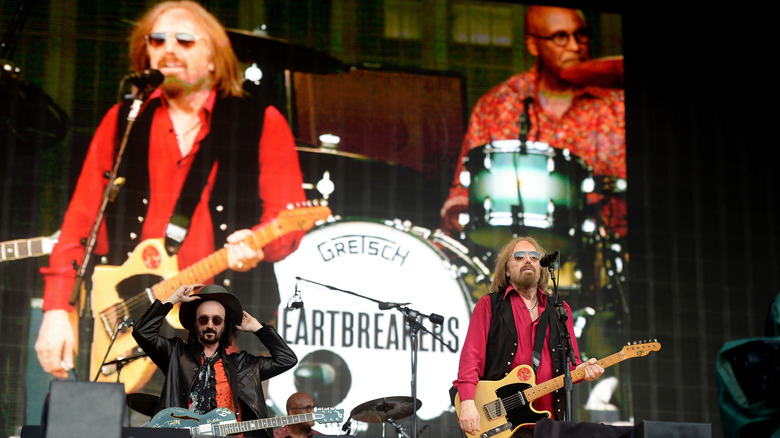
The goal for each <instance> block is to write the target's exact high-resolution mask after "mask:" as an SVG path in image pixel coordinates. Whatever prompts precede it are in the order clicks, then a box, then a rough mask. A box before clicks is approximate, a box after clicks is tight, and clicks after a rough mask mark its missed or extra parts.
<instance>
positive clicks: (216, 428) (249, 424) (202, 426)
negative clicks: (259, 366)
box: [149, 408, 344, 436]
mask: <svg viewBox="0 0 780 438" xmlns="http://www.w3.org/2000/svg"><path fill="white" fill-rule="evenodd" d="M308 421H316V422H317V423H319V424H331V423H341V422H342V421H344V409H317V410H315V411H314V412H313V413H305V414H298V415H288V416H286V417H271V418H260V419H256V420H247V421H236V414H234V413H233V411H231V410H230V409H228V408H216V409H214V410H213V411H210V412H207V413H205V414H196V413H195V412H192V411H190V410H188V409H183V408H167V409H163V410H162V411H160V412H158V413H157V414H156V415H155V416H154V417H152V419H151V420H149V427H153V428H168V429H170V428H173V429H189V430H190V435H192V436H225V435H234V434H237V433H244V432H250V431H253V430H260V429H270V428H272V427H282V426H286V425H288V424H297V423H304V422H308Z"/></svg>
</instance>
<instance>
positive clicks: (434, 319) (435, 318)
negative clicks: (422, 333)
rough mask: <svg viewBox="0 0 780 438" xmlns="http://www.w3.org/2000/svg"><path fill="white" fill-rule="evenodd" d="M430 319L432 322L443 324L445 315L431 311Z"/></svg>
mask: <svg viewBox="0 0 780 438" xmlns="http://www.w3.org/2000/svg"><path fill="white" fill-rule="evenodd" d="M428 319H430V320H431V322H432V323H434V324H443V323H444V317H443V316H441V315H439V314H436V313H431V315H430V316H428Z"/></svg>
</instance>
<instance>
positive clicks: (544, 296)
mask: <svg viewBox="0 0 780 438" xmlns="http://www.w3.org/2000/svg"><path fill="white" fill-rule="evenodd" d="M544 254H545V251H544V249H543V248H542V246H541V245H539V243H537V241H536V240H535V239H533V238H531V237H518V238H515V239H513V240H512V241H510V242H509V243H507V244H506V245H505V246H504V247H503V248H502V249H501V251H500V253H499V254H498V258H497V260H496V266H495V277H494V279H493V282H492V284H491V286H490V290H491V293H490V294H488V295H485V296H483V297H482V298H480V300H479V301H478V302H477V304H476V306H475V307H474V311H473V312H472V315H471V320H470V322H469V328H468V332H467V334H466V340H465V342H464V343H463V348H462V349H461V355H460V364H459V366H458V377H457V379H456V380H455V381H454V382H453V384H454V387H455V389H456V390H457V391H458V399H457V400H456V410H457V412H458V423H459V424H460V427H461V429H462V430H463V431H464V432H466V433H469V434H474V435H478V432H486V431H485V430H480V420H481V419H485V415H487V414H488V413H489V411H490V409H487V408H485V409H483V406H484V405H485V404H486V403H488V402H491V401H494V400H495V399H496V394H499V397H503V395H502V394H503V393H502V392H501V391H502V390H501V389H500V388H501V387H503V386H504V385H502V384H498V382H495V381H501V382H505V381H504V380H503V379H505V378H506V379H508V381H506V384H507V385H514V384H518V383H520V382H524V383H527V384H530V385H533V384H541V383H543V382H546V381H548V380H550V379H552V378H554V377H555V376H558V375H561V374H563V370H564V365H565V363H566V359H565V358H564V357H562V354H561V351H562V349H561V348H559V340H560V337H559V334H560V333H562V332H563V328H562V324H560V320H559V318H558V316H557V312H556V309H555V306H554V297H553V295H552V293H551V292H550V290H549V283H548V282H549V273H548V272H547V270H546V268H545V267H543V266H542V265H549V264H550V259H549V258H548V257H545V258H546V259H547V260H545V258H543V255H544ZM562 306H563V308H564V309H565V311H566V314H567V315H568V319H567V320H566V326H565V327H566V328H565V330H566V331H567V332H568V333H570V334H572V335H571V344H572V350H573V352H574V359H575V361H576V362H575V363H571V369H572V370H574V369H581V370H583V372H584V378H585V380H588V381H590V380H595V379H597V378H598V377H599V376H601V375H602V374H603V373H604V368H602V367H601V366H600V365H599V364H598V362H597V360H596V359H593V358H591V359H589V360H588V361H586V362H582V361H581V359H580V353H579V348H578V346H577V339H576V338H575V337H574V335H573V333H574V327H573V324H572V320H573V319H572V311H571V308H570V307H569V305H568V304H567V303H566V302H565V301H564V302H563V303H562ZM537 333H539V334H541V336H535V334H537ZM534 358H538V359H539V362H538V364H534ZM520 365H528V366H530V367H532V368H531V369H528V370H527V371H526V372H516V371H513V370H515V369H516V368H517V367H519V366H520ZM532 373H535V376H536V377H535V383H534V380H533V374H532ZM488 381H491V382H488ZM492 384H495V385H492ZM486 385H487V386H486ZM486 387H487V389H485V388H486ZM526 387H527V386H523V387H522V388H517V389H525V388H526ZM509 390H510V391H513V388H512V387H509ZM507 395H508V394H507ZM565 396H566V393H565V391H563V389H560V390H558V391H555V392H554V393H550V394H547V395H544V396H542V397H541V398H538V399H536V400H534V401H533V403H532V404H531V405H530V406H529V404H528V403H520V402H519V401H518V402H515V403H507V402H505V403H506V404H505V407H506V412H505V413H503V414H500V415H506V417H507V418H506V420H507V421H506V423H511V425H512V426H511V427H512V431H513V432H512V436H513V437H532V436H533V430H532V428H533V423H535V422H536V421H538V420H539V419H541V418H546V417H547V415H539V412H542V411H546V412H548V413H549V414H550V416H551V417H552V418H554V419H557V420H564V417H563V413H564V412H565V411H566V410H565V405H566V403H565V399H566V398H565ZM531 407H532V408H533V409H534V410H535V411H536V412H534V411H532V410H531ZM496 411H497V412H504V409H503V408H502V409H500V410H499V409H496ZM491 420H493V419H492V418H491ZM566 420H571V419H569V418H566ZM504 423H505V422H504V421H495V422H494V423H493V424H495V425H499V424H504Z"/></svg>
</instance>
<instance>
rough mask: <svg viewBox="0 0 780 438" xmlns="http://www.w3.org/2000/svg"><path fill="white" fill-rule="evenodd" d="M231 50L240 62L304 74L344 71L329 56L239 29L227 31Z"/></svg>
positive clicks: (344, 68) (339, 62)
mask: <svg viewBox="0 0 780 438" xmlns="http://www.w3.org/2000/svg"><path fill="white" fill-rule="evenodd" d="M227 34H228V38H230V43H231V44H232V45H233V51H234V52H235V53H236V56H237V57H238V59H239V60H240V61H242V62H254V63H257V65H258V66H260V68H262V67H264V66H266V67H269V68H277V69H282V70H292V71H297V72H305V73H335V72H337V71H343V70H346V66H345V65H344V63H342V62H341V61H339V60H338V59H336V58H333V57H332V56H330V55H328V54H325V53H322V52H318V51H316V50H314V49H312V48H310V47H306V46H301V45H299V44H295V43H292V42H289V41H286V40H283V39H280V38H274V37H270V36H266V35H262V34H258V33H253V32H248V31H245V30H239V29H227Z"/></svg>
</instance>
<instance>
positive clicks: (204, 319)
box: [198, 315, 224, 326]
mask: <svg viewBox="0 0 780 438" xmlns="http://www.w3.org/2000/svg"><path fill="white" fill-rule="evenodd" d="M209 320H211V322H213V323H214V325H215V326H220V325H222V321H224V318H222V317H221V316H212V317H209V316H206V315H202V316H199V317H198V324H200V325H208V324H209Z"/></svg>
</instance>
